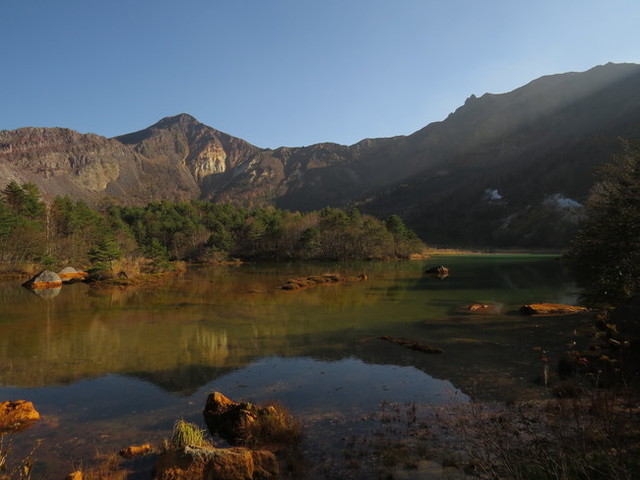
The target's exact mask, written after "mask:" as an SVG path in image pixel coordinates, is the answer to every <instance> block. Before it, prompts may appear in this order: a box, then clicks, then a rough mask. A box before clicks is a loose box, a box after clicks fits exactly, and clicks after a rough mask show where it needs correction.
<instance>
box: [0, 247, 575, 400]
mask: <svg viewBox="0 0 640 480" xmlns="http://www.w3.org/2000/svg"><path fill="white" fill-rule="evenodd" d="M442 263H443V264H446V265H447V266H448V267H449V269H450V272H451V274H450V276H449V277H448V278H446V279H443V280H438V279H436V278H429V277H426V276H424V275H423V273H422V272H423V270H424V265H423V264H422V263H420V262H413V263H408V262H396V263H366V264H350V265H346V266H341V267H340V268H341V273H344V274H354V273H359V272H362V271H366V272H367V273H368V274H369V279H370V280H369V281H367V282H362V283H355V284H349V285H341V286H335V285H327V286H320V287H316V288H313V289H309V290H304V291H299V292H285V291H280V290H277V288H276V287H277V286H278V285H280V284H282V283H283V282H284V281H286V279H287V278H291V277H295V276H300V275H301V274H317V273H322V272H325V271H328V270H333V269H335V268H337V267H336V266H335V265H323V264H312V265H308V264H307V265H300V264H280V265H271V266H269V265H253V266H252V265H248V266H243V267H240V268H222V269H206V268H197V269H193V270H192V271H190V272H189V273H188V275H186V276H184V277H172V278H170V279H168V280H167V282H166V283H165V284H161V285H152V286H139V287H131V288H124V289H122V288H117V289H111V290H105V289H96V288H92V287H89V286H87V285H84V284H74V285H68V286H64V287H63V288H62V290H61V291H60V292H59V294H58V295H57V296H56V297H55V298H52V299H49V300H48V301H46V302H42V301H39V299H37V298H36V297H35V296H34V295H32V294H31V293H30V292H29V291H28V290H26V289H24V288H21V287H19V286H13V285H11V286H9V285H5V286H4V287H5V288H2V289H0V292H1V293H0V312H2V313H1V314H0V315H1V316H0V321H1V322H2V329H3V335H2V336H1V337H0V365H3V367H0V386H1V385H4V386H9V385H12V386H20V387H41V386H47V385H49V386H53V385H61V384H68V383H71V382H75V381H78V380H80V379H83V378H97V377H100V376H103V375H105V374H121V375H127V376H129V377H134V378H140V379H144V380H146V381H150V382H153V383H155V384H156V385H158V386H161V387H162V388H163V389H165V390H166V391H169V392H179V393H181V394H183V395H189V394H191V393H192V392H194V391H196V390H197V389H199V388H200V387H202V386H203V385H205V384H207V383H209V382H211V381H213V380H215V379H217V378H219V377H220V376H222V375H225V374H227V373H228V372H230V371H233V370H235V369H241V368H243V367H245V366H246V365H248V364H251V363H252V362H254V361H256V360H257V359H259V358H262V357H264V356H279V357H290V358H294V357H313V358H316V359H320V360H329V361H335V360H339V359H341V358H344V357H345V355H346V356H353V355H358V356H360V358H363V359H366V361H368V362H370V363H372V364H398V365H417V366H418V368H421V369H422V370H423V371H425V372H427V373H429V374H430V375H433V376H435V377H437V378H443V379H447V378H455V379H456V380H458V379H459V371H460V370H461V369H462V370H464V362H473V364H476V365H477V364H481V365H487V364H488V365H490V366H491V367H490V368H493V366H492V365H493V364H494V358H495V356H496V352H495V351H493V350H492V348H491V342H493V343H495V344H498V345H500V348H502V349H506V350H509V354H512V353H513V352H512V350H514V349H516V350H517V349H518V348H522V347H524V348H528V344H527V345H524V343H527V342H528V341H531V342H533V341H534V339H537V338H538V337H542V338H541V340H543V339H544V338H543V337H544V334H545V333H546V330H545V329H544V328H543V329H537V330H536V328H535V327H533V326H531V325H529V323H531V321H530V320H526V319H522V318H521V317H519V316H517V317H509V316H508V315H507V316H504V315H503V316H497V317H496V316H494V317H482V316H480V317H477V316H474V317H473V318H471V319H470V318H464V317H461V316H460V315H459V314H458V313H457V309H458V308H459V307H460V305H464V304H468V303H472V302H482V303H492V304H501V305H504V311H505V312H507V313H508V312H509V310H510V309H511V310H513V309H516V308H517V307H518V306H519V305H520V304H521V303H531V302H534V301H556V302H558V301H567V300H569V301H571V299H570V298H567V297H570V296H571V295H572V288H573V286H572V283H571V282H570V280H568V279H567V278H566V276H565V275H564V272H562V269H561V268H560V265H559V263H558V262H556V261H555V260H553V259H550V258H543V257H498V256H490V257H448V258H446V259H443V260H442ZM16 283H17V282H16ZM527 322H529V323H527ZM536 322H537V321H536ZM538 323H539V322H538ZM538 333H539V334H540V335H538ZM385 334H391V335H392V336H403V337H409V338H413V339H415V340H416V341H419V342H421V343H426V344H434V345H435V346H439V347H443V348H444V349H445V351H446V352H455V355H451V354H448V355H446V356H445V357H446V362H444V361H442V360H440V359H425V358H422V357H420V356H416V355H415V353H413V354H411V353H409V352H403V351H401V350H398V348H396V347H395V346H383V345H380V344H376V343H372V344H367V343H366V342H364V343H363V339H367V338H376V337H377V336H380V335H385ZM521 335H527V336H526V337H524V340H525V341H523V338H519V336H521ZM460 339H462V341H461V340H460ZM468 339H473V341H474V342H475V345H476V346H477V345H478V344H483V345H484V349H475V350H474V349H470V348H469V347H468V341H467V340H468ZM511 345H513V346H514V348H513V349H510V346H511ZM483 352H485V353H487V352H488V355H486V358H485V357H483V355H484V353H483ZM499 356H501V355H499ZM517 364H518V361H517V359H515V360H514V359H510V360H508V361H507V362H506V365H505V366H506V367H508V366H510V365H511V366H513V365H517Z"/></svg>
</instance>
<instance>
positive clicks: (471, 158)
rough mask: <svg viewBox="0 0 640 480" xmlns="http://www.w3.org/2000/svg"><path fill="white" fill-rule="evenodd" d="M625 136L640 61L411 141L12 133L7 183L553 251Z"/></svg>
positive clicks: (192, 131)
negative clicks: (350, 219)
mask: <svg viewBox="0 0 640 480" xmlns="http://www.w3.org/2000/svg"><path fill="white" fill-rule="evenodd" d="M620 137H624V138H629V139H631V140H634V139H638V138H640V65H635V64H606V65H601V66H597V67H594V68H592V69H590V70H588V71H586V72H569V73H565V74H559V75H548V76H545V77H541V78H539V79H536V80H533V81H531V82H529V83H528V84H526V85H524V86H522V87H519V88H517V89H515V90H513V91H511V92H506V93H501V94H490V93H485V94H483V95H482V96H480V97H476V96H475V95H471V96H470V97H469V98H468V99H467V100H466V101H465V103H464V104H463V105H461V106H460V107H459V108H457V109H456V110H455V111H454V112H452V113H451V114H449V116H448V117H447V118H446V119H444V120H442V121H439V122H432V123H430V124H428V125H426V126H425V127H423V128H421V129H419V130H417V131H415V132H413V133H411V134H409V135H400V136H393V137H387V138H366V139H363V140H361V141H359V142H357V143H355V144H353V145H340V144H336V143H331V142H323V143H318V144H314V145H309V146H304V147H286V146H283V147H279V148H276V149H264V148H259V147H257V146H255V145H252V144H251V143H249V142H247V141H245V140H242V139H239V138H236V137H233V136H231V135H229V134H227V133H224V132H220V131H218V130H216V129H215V128H212V127H209V126H207V125H204V124H202V123H200V122H198V121H197V120H196V119H195V118H194V117H192V116H191V115H189V114H185V113H183V114H179V115H176V116H172V117H165V118H163V119H161V120H159V121H158V122H156V123H155V124H153V125H151V126H150V127H147V128H145V129H142V130H139V131H137V132H132V133H128V134H124V135H119V136H117V137H113V138H110V139H109V138H106V137H101V136H99V135H96V134H81V133H78V132H75V131H73V130H69V129H64V128H57V127H56V128H52V129H44V128H33V127H25V128H21V129H17V130H4V131H0V183H2V181H4V184H6V183H8V182H9V181H11V180H16V181H18V182H19V183H20V182H25V181H31V182H33V183H35V184H36V185H38V187H39V188H40V189H41V191H43V194H44V195H45V197H46V198H51V197H52V196H55V195H63V194H69V195H72V196H74V197H77V198H82V199H84V200H86V201H88V202H90V203H96V202H98V201H100V200H101V199H102V198H105V197H107V198H108V199H110V201H115V202H118V203H125V204H138V203H143V202H148V201H153V200H188V199H195V198H199V199H203V200H211V201H223V202H233V203H238V204H243V205H246V206H267V205H275V206H278V207H280V208H286V209H290V210H310V209H319V208H322V207H324V206H338V207H340V206H347V205H354V204H355V205H358V206H359V207H360V208H361V209H362V210H364V211H365V212H369V213H373V214H376V215H378V216H386V215H388V214H390V213H400V214H401V215H402V216H403V218H404V219H405V221H406V222H407V224H408V225H410V226H411V227H412V228H414V229H415V230H416V231H418V233H420V234H421V235H422V237H423V238H424V239H425V240H427V241H430V239H433V241H437V242H439V243H446V244H456V245H470V244H475V245H504V246H544V247H554V246H561V245H562V244H563V243H566V241H567V239H568V237H569V236H570V234H571V232H572V230H573V229H575V223H576V219H577V217H578V215H579V212H578V211H577V210H579V209H578V208H577V207H575V205H577V204H578V203H581V202H582V201H584V198H585V197H586V195H587V192H588V190H589V187H590V185H591V184H592V178H591V176H590V173H589V172H590V171H591V170H592V169H593V167H595V166H597V165H599V164H602V163H604V162H605V161H608V160H609V159H610V158H611V155H612V154H613V153H615V152H616V151H618V150H619V146H620V143H619V140H618V138H620ZM0 187H4V185H0ZM487 192H494V193H487ZM498 197H499V198H498ZM553 198H560V199H569V200H571V202H569V201H564V200H562V201H561V202H560V203H561V204H562V205H572V206H573V207H572V209H568V208H565V209H558V208H555V207H554V206H553V201H552V200H550V199H553ZM572 202H573V203H572ZM540 225H543V226H544V228H542V229H541V228H540ZM547 226H548V227H547Z"/></svg>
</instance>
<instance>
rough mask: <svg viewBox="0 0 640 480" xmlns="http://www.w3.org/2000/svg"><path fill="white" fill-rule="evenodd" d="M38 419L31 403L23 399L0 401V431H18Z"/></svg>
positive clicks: (37, 414) (38, 416)
mask: <svg viewBox="0 0 640 480" xmlns="http://www.w3.org/2000/svg"><path fill="white" fill-rule="evenodd" d="M39 419H40V414H39V413H38V411H37V410H36V409H35V407H34V406H33V403H31V402H27V401H25V400H17V401H15V402H0V433H3V432H11V433H13V432H20V431H22V430H25V429H27V428H29V427H30V426H31V425H32V424H33V422H35V421H36V420H39Z"/></svg>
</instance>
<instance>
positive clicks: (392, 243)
mask: <svg viewBox="0 0 640 480" xmlns="http://www.w3.org/2000/svg"><path fill="white" fill-rule="evenodd" d="M424 247H425V246H424V244H423V243H422V241H421V240H420V239H418V237H417V236H416V234H415V233H414V232H413V231H411V230H409V229H408V228H407V227H406V226H405V224H404V223H403V221H402V220H401V218H400V217H399V216H397V215H391V216H390V217H389V218H387V219H386V220H384V221H382V220H379V219H377V218H374V217H371V216H369V215H363V214H361V213H360V212H359V211H358V210H357V209H355V208H353V209H349V210H347V211H345V210H340V209H336V208H324V209H322V210H320V211H314V212H308V213H300V212H289V211H285V210H279V209H276V208H261V209H247V208H243V207H238V206H234V205H230V204H214V203H209V202H202V201H190V202H159V203H150V204H148V205H146V206H140V207H125V206H117V205H103V206H102V207H100V208H97V209H96V208H91V207H89V206H88V205H87V204H86V203H85V202H83V201H81V200H73V199H71V198H69V197H66V196H65V197H57V198H56V199H55V200H54V201H53V202H52V203H51V204H50V205H47V204H45V203H44V202H43V201H42V200H41V197H40V192H39V191H38V188H37V187H36V186H35V185H34V184H32V183H26V184H23V185H19V184H17V183H16V182H11V183H9V184H8V185H7V186H6V187H5V188H4V189H3V191H2V193H1V195H0V262H3V263H9V264H19V263H22V262H40V263H43V264H45V265H47V264H52V265H54V264H62V263H65V264H69V263H72V264H80V265H83V264H89V263H90V264H91V265H93V268H94V269H100V268H107V267H108V266H109V265H110V264H111V262H113V261H114V260H117V259H120V258H122V257H123V256H127V257H138V258H146V259H147V260H148V261H149V264H150V265H151V266H152V268H155V269H162V268H164V267H165V266H166V264H167V263H168V262H170V261H173V260H186V261H196V262H198V261H200V262H218V261H225V260H229V259H232V258H237V259H241V260H361V259H384V258H406V257H408V256H409V255H410V254H411V253H416V252H420V251H422V250H423V249H424Z"/></svg>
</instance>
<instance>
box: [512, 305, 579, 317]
mask: <svg viewBox="0 0 640 480" xmlns="http://www.w3.org/2000/svg"><path fill="white" fill-rule="evenodd" d="M586 311H587V309H586V308H585V307H576V306H575V305H562V304H559V303H532V304H530V305H523V306H522V307H520V313H522V314H524V315H536V316H553V315H573V314H576V313H584V312H586Z"/></svg>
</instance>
